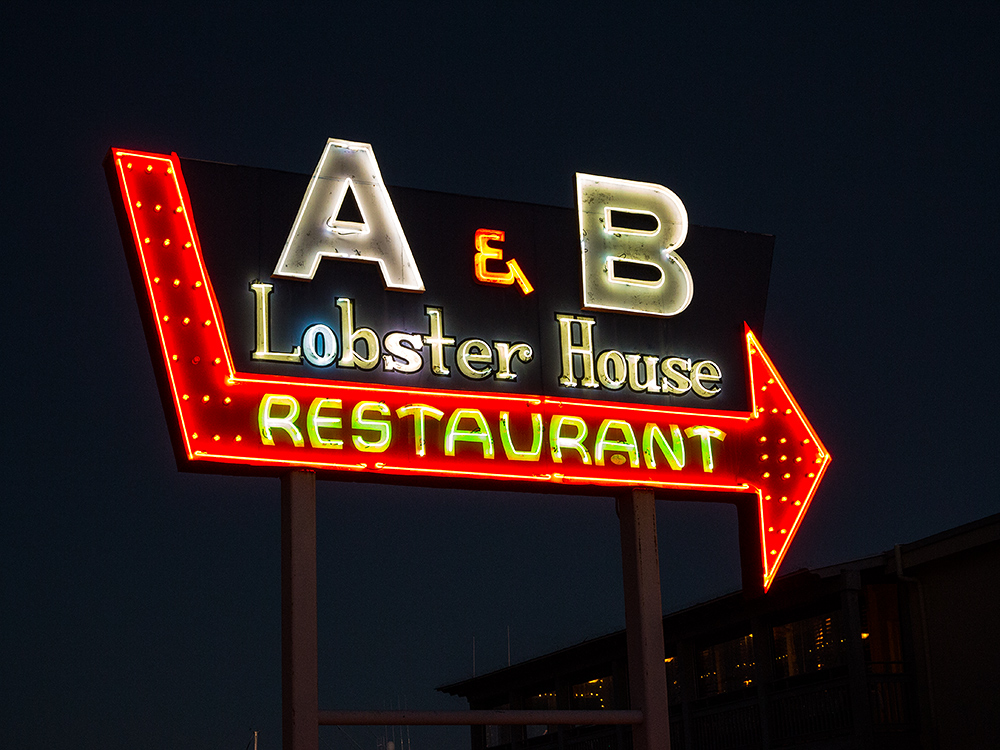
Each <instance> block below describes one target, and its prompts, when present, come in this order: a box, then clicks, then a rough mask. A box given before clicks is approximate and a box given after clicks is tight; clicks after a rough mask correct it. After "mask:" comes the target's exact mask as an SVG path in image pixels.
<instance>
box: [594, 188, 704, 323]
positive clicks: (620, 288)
mask: <svg viewBox="0 0 1000 750" xmlns="http://www.w3.org/2000/svg"><path fill="white" fill-rule="evenodd" d="M576 189H577V207H578V210H579V221H580V245H581V249H582V265H583V307H584V309H586V310H620V311H622V312H631V313H639V314H643V315H661V316H669V315H677V314H678V313H679V312H681V311H682V310H684V309H685V308H686V307H687V306H688V305H689V304H690V303H691V298H692V295H693V293H694V283H693V281H692V278H691V272H690V271H689V270H688V267H687V265H686V264H685V263H684V261H683V260H681V258H680V257H679V256H678V255H677V254H676V252H675V251H676V250H677V248H678V247H680V246H681V245H682V244H683V242H684V239H685V238H686V237H687V227H688V218H687V210H686V209H685V208H684V204H683V203H682V202H681V200H680V198H678V197H677V196H676V195H675V194H674V193H673V192H672V191H670V190H668V189H667V188H665V187H663V186H662V185H654V184H652V183H647V182H634V181H632V180H619V179H615V178H612V177H598V176H596V175H588V174H580V173H577V175H576ZM616 215H618V216H621V217H623V218H624V217H626V216H632V217H635V218H636V219H638V220H639V221H636V222H629V223H630V224H638V223H642V219H645V218H646V217H651V218H652V219H653V220H655V226H652V225H651V226H650V227H649V228H643V227H641V226H634V225H633V226H625V225H622V224H621V223H618V222H616V220H615V218H614V217H615V216H616ZM647 223H648V222H647ZM630 268H631V270H632V273H629V269H630ZM650 271H651V272H650ZM647 273H648V275H649V278H646V274H647Z"/></svg>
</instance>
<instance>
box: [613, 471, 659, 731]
mask: <svg viewBox="0 0 1000 750" xmlns="http://www.w3.org/2000/svg"><path fill="white" fill-rule="evenodd" d="M618 513H619V523H620V524H621V540H622V574H623V577H624V583H625V639H626V643H627V645H628V672H629V693H630V697H631V700H630V703H631V707H632V708H633V709H639V710H640V711H642V723H641V724H637V725H634V726H633V727H632V746H633V748H634V750H670V715H669V713H668V712H667V673H666V669H665V668H664V661H663V609H662V604H661V603H660V555H659V550H658V549H657V546H656V501H655V499H654V497H653V492H652V491H651V490H632V492H631V493H630V494H628V495H624V496H622V497H621V498H620V499H619V501H618Z"/></svg>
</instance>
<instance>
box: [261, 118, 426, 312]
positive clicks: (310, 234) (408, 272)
mask: <svg viewBox="0 0 1000 750" xmlns="http://www.w3.org/2000/svg"><path fill="white" fill-rule="evenodd" d="M348 190H351V191H352V192H353V194H354V197H355V199H356V200H357V203H358V208H359V209H360V211H361V216H362V219H363V221H361V222H355V221H342V220H340V219H339V218H338V217H339V215H340V209H341V207H342V206H343V204H344V198H345V197H346V196H347V191H348ZM323 258H339V259H341V260H361V261H370V262H373V263H377V264H378V266H379V269H380V270H381V272H382V281H383V283H384V284H385V288H386V289H392V290H396V291H405V292H422V291H424V282H423V280H422V279H421V278H420V271H419V270H418V269H417V264H416V262H415V261H414V259H413V253H412V252H411V251H410V246H409V244H408V243H407V241H406V235H404V234H403V227H402V226H401V225H400V223H399V217H398V216H397V215H396V210H395V209H394V208H393V206H392V201H391V200H390V198H389V191H388V190H387V189H386V187H385V183H384V182H383V181H382V174H381V172H379V168H378V163H377V162H376V161H375V153H374V151H372V147H371V145H370V144H367V143H354V142H352V141H341V140H336V139H334V138H331V139H329V140H328V141H327V142H326V147H325V148H324V149H323V155H322V156H321V157H320V159H319V163H318V164H317V165H316V170H315V171H314V172H313V175H312V178H311V179H310V180H309V187H308V188H306V193H305V195H304V196H303V198H302V204H301V205H300V206H299V212H298V215H297V216H296V217H295V222H294V223H293V224H292V228H291V231H290V232H289V233H288V239H287V240H286V241H285V246H284V248H283V249H282V251H281V256H280V257H279V258H278V263H277V265H276V266H275V268H274V273H273V275H274V276H278V277H281V278H290V279H312V278H313V277H314V276H315V275H316V269H317V267H318V266H319V262H320V260H322V259H323Z"/></svg>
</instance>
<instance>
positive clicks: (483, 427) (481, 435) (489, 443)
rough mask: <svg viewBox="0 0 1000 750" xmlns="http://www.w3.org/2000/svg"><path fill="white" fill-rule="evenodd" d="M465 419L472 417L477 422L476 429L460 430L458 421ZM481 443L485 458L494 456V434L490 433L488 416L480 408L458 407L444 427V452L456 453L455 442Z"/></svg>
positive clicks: (447, 454)
mask: <svg viewBox="0 0 1000 750" xmlns="http://www.w3.org/2000/svg"><path fill="white" fill-rule="evenodd" d="M463 419H471V420H473V421H475V423H476V429H475V430H460V429H459V428H458V423H459V422H461V421H462V420H463ZM456 442H462V443H479V444H480V445H481V446H483V458H493V457H494V450H493V435H492V434H491V433H490V428H489V425H487V424H486V417H484V416H483V413H482V412H481V411H479V409H456V410H455V412H454V413H453V414H452V415H451V417H449V418H448V424H447V425H446V426H445V428H444V452H445V455H446V456H454V455H455V443H456Z"/></svg>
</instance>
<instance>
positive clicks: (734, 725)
mask: <svg viewBox="0 0 1000 750" xmlns="http://www.w3.org/2000/svg"><path fill="white" fill-rule="evenodd" d="M691 730H692V732H691V733H692V737H693V739H694V746H695V747H697V748H704V749H705V750H737V749H738V748H757V747H760V708H759V706H758V703H757V699H756V697H754V698H753V699H750V700H745V701H740V702H739V703H735V704H729V705H726V706H719V707H713V708H703V709H700V710H695V711H692V712H691Z"/></svg>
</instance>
